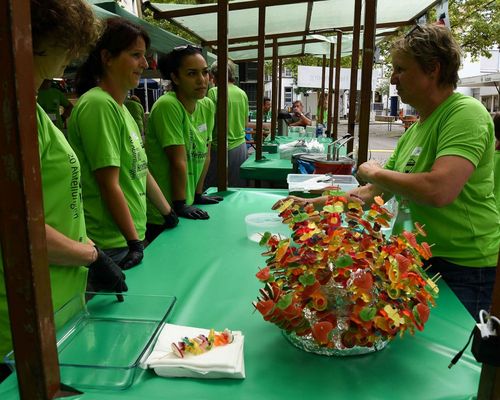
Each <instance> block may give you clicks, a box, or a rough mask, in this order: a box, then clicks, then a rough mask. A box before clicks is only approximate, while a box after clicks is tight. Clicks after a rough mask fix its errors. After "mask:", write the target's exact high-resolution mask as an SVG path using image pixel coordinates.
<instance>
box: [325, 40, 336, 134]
mask: <svg viewBox="0 0 500 400" xmlns="http://www.w3.org/2000/svg"><path fill="white" fill-rule="evenodd" d="M334 57H335V44H334V43H330V62H329V64H328V72H329V74H330V75H329V76H328V112H327V114H326V121H327V122H326V133H327V135H328V136H329V137H331V136H332V98H333V96H332V95H333V61H334Z"/></svg>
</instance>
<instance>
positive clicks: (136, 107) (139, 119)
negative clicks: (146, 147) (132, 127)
mask: <svg viewBox="0 0 500 400" xmlns="http://www.w3.org/2000/svg"><path fill="white" fill-rule="evenodd" d="M123 104H124V105H125V107H127V109H128V111H129V112H130V115H132V118H134V121H135V123H136V124H137V127H138V128H139V132H140V133H143V132H144V108H142V104H140V103H138V102H137V101H135V100H131V99H127V100H125V102H124V103H123Z"/></svg>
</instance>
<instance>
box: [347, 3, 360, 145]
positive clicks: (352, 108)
mask: <svg viewBox="0 0 500 400" xmlns="http://www.w3.org/2000/svg"><path fill="white" fill-rule="evenodd" d="M353 24H354V31H353V35H352V52H351V82H350V85H349V113H348V115H347V118H348V119H347V133H349V134H351V135H352V136H354V128H355V126H356V108H357V107H356V103H357V97H358V64H359V37H360V29H361V0H355V3H354V22H353ZM353 146H354V140H351V141H350V142H348V143H347V152H348V153H350V152H352V150H353Z"/></svg>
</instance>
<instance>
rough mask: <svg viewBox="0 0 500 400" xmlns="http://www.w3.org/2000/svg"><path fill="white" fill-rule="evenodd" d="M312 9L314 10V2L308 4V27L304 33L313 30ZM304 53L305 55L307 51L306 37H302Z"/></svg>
mask: <svg viewBox="0 0 500 400" xmlns="http://www.w3.org/2000/svg"><path fill="white" fill-rule="evenodd" d="M312 9H313V1H310V2H308V3H307V13H306V26H305V29H304V32H309V30H310V29H311V16H312ZM302 40H303V43H302V53H305V51H306V42H305V41H306V35H305V34H304V36H302Z"/></svg>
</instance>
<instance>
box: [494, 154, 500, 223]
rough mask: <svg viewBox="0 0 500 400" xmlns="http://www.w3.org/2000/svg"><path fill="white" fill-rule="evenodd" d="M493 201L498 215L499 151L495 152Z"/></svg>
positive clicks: (499, 204)
mask: <svg viewBox="0 0 500 400" xmlns="http://www.w3.org/2000/svg"><path fill="white" fill-rule="evenodd" d="M495 199H496V200H497V210H498V213H499V214H500V150H497V151H495Z"/></svg>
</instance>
